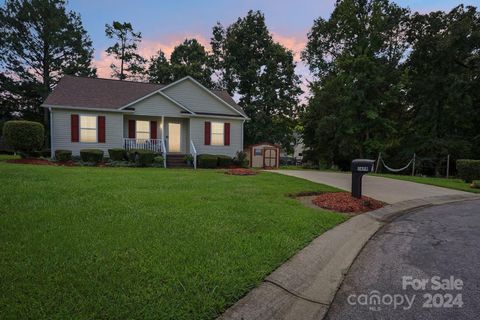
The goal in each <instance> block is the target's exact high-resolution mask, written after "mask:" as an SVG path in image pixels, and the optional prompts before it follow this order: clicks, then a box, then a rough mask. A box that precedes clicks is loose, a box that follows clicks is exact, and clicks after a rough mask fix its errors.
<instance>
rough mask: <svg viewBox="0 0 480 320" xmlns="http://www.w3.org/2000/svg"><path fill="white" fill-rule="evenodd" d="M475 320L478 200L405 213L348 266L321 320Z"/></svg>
mask: <svg viewBox="0 0 480 320" xmlns="http://www.w3.org/2000/svg"><path fill="white" fill-rule="evenodd" d="M432 277H439V278H434V279H432ZM451 277H453V280H450V279H452V278H451ZM422 279H426V281H425V280H423V282H422ZM444 279H449V280H448V281H446V280H444ZM443 281H445V282H443ZM438 282H440V283H441V285H439V284H438ZM404 285H405V288H404V287H403V286H404ZM374 290H376V292H372V291H374ZM377 297H380V301H379V299H378V298H377ZM479 318H480V200H475V201H465V202H459V203H453V204H447V205H442V206H435V207H430V208H425V209H419V210H416V211H412V212H410V213H408V214H406V215H403V216H402V217H400V218H398V219H396V220H394V221H393V222H392V223H390V224H388V225H386V226H385V227H383V228H382V229H380V230H379V231H378V232H377V234H376V235H375V236H374V237H372V239H371V240H370V241H369V242H367V244H366V245H365V247H364V248H363V250H362V252H361V253H360V255H359V256H358V257H357V259H356V260H355V261H354V263H353V265H352V266H351V268H350V270H349V272H348V274H347V276H346V278H345V280H344V281H343V283H342V285H341V287H340V289H339V291H338V292H337V294H336V296H335V299H334V301H333V304H332V305H331V307H330V310H329V312H328V314H327V317H326V319H330V320H332V319H449V320H450V319H479Z"/></svg>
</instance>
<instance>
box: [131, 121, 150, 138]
mask: <svg viewBox="0 0 480 320" xmlns="http://www.w3.org/2000/svg"><path fill="white" fill-rule="evenodd" d="M136 128H137V133H136V135H135V137H136V138H137V139H141V140H147V139H150V122H149V121H140V120H137V124H136Z"/></svg>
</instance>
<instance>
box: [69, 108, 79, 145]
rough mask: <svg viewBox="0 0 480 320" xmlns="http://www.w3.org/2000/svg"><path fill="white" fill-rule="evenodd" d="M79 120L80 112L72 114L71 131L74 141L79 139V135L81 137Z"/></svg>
mask: <svg viewBox="0 0 480 320" xmlns="http://www.w3.org/2000/svg"><path fill="white" fill-rule="evenodd" d="M79 121H80V119H79V117H78V114H72V115H70V132H71V137H72V142H78V141H79V137H80V132H79V123H78V122H79Z"/></svg>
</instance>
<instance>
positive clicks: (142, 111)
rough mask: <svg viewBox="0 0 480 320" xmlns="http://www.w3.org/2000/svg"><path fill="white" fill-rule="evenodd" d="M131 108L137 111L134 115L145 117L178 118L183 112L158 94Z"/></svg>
mask: <svg viewBox="0 0 480 320" xmlns="http://www.w3.org/2000/svg"><path fill="white" fill-rule="evenodd" d="M131 108H134V109H135V112H134V113H133V114H135V115H145V116H165V117H178V116H181V115H182V113H181V111H183V109H181V108H180V107H178V106H177V105H176V104H174V103H173V102H172V101H170V100H168V99H167V98H165V97H162V96H161V95H160V94H158V93H157V94H154V95H153V96H150V97H148V98H146V99H144V100H142V101H139V102H137V103H135V104H133V105H132V106H131Z"/></svg>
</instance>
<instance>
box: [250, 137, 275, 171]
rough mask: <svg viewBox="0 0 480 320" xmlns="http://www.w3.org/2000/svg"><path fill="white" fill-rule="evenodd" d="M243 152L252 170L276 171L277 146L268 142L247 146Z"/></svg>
mask: <svg viewBox="0 0 480 320" xmlns="http://www.w3.org/2000/svg"><path fill="white" fill-rule="evenodd" d="M245 152H246V153H247V155H248V159H249V161H250V162H249V164H250V167H252V168H265V169H277V168H278V166H279V164H280V146H279V145H276V144H273V143H269V142H262V143H257V144H253V145H250V146H247V147H246V148H245Z"/></svg>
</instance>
